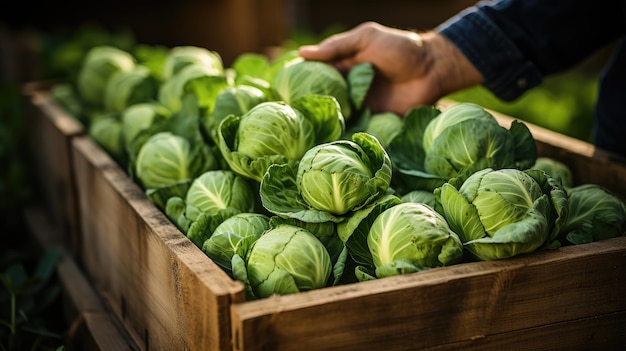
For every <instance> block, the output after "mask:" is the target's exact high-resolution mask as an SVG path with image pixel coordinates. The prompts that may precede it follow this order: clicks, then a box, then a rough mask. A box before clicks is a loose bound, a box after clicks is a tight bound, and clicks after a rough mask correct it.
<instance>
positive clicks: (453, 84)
mask: <svg viewBox="0 0 626 351" xmlns="http://www.w3.org/2000/svg"><path fill="white" fill-rule="evenodd" d="M420 37H421V41H422V45H424V46H425V47H426V48H427V51H428V52H429V54H430V55H432V62H433V66H432V70H431V74H432V76H433V81H434V84H435V85H436V86H437V87H438V90H439V95H440V96H441V97H443V96H446V95H448V94H451V93H454V92H457V91H459V90H463V89H466V88H471V87H473V86H477V85H480V84H482V83H483V77H482V75H481V73H480V72H479V71H478V70H477V69H476V67H474V65H472V63H471V62H470V61H469V60H468V59H467V57H465V55H464V54H463V52H461V50H459V49H458V48H457V47H456V46H455V45H454V43H452V42H451V41H450V40H449V39H448V38H446V37H445V36H444V35H442V34H440V33H437V32H434V31H430V32H426V33H423V34H420Z"/></svg>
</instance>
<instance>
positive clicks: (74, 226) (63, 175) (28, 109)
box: [22, 83, 85, 252]
mask: <svg viewBox="0 0 626 351" xmlns="http://www.w3.org/2000/svg"><path fill="white" fill-rule="evenodd" d="M46 87H47V85H45V84H42V83H30V84H25V85H24V86H23V95H22V99H23V106H24V118H25V125H26V126H28V133H27V135H26V136H27V147H28V155H29V159H28V160H29V167H31V168H32V172H31V174H32V175H33V176H34V180H35V191H34V194H35V196H36V198H38V199H40V200H41V201H42V203H43V204H44V205H45V206H46V210H47V211H48V212H49V213H50V214H51V216H50V218H51V221H52V224H53V225H55V226H57V227H58V228H59V230H58V231H56V232H55V233H56V234H57V235H59V237H58V238H57V240H58V241H60V242H63V243H64V245H66V246H67V247H68V248H70V250H71V251H72V252H75V251H76V250H78V247H79V245H80V243H79V242H80V233H79V231H80V229H79V225H78V209H77V205H76V194H75V189H74V178H73V176H74V175H73V172H72V162H71V159H70V157H71V152H70V140H71V139H72V138H73V137H74V136H77V135H83V134H84V133H85V130H84V128H83V126H82V125H81V124H80V123H79V122H78V121H77V120H76V119H75V118H73V117H72V116H70V115H69V114H67V112H65V111H64V110H63V109H61V108H60V107H59V106H58V105H57V104H56V103H54V101H53V100H52V98H51V96H50V94H49V93H48V92H47V90H45V89H46Z"/></svg>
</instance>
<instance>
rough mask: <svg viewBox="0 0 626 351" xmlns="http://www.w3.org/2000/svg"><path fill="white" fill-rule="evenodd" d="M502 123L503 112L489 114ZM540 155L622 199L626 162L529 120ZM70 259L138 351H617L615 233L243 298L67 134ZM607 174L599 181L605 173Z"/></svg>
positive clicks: (620, 313)
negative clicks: (73, 217) (77, 235)
mask: <svg viewBox="0 0 626 351" xmlns="http://www.w3.org/2000/svg"><path fill="white" fill-rule="evenodd" d="M496 117H497V118H498V119H499V120H500V121H501V123H502V124H503V125H507V126H508V125H509V124H510V118H508V117H506V116H501V115H496ZM529 127H530V128H531V131H532V132H533V134H534V135H535V137H536V140H537V145H538V149H539V152H540V154H541V155H545V156H556V157H557V158H560V159H562V160H563V161H565V162H566V163H568V164H569V165H570V166H571V167H572V170H573V172H574V177H575V179H576V180H577V181H578V182H579V183H580V182H591V183H597V184H601V185H605V186H607V187H608V188H609V189H611V190H614V191H617V192H619V193H620V194H622V195H624V194H626V189H625V188H624V187H625V184H626V166H625V165H624V164H621V163H618V162H616V161H615V160H612V159H611V158H610V157H609V156H610V155H608V154H604V153H601V152H599V150H595V149H594V148H593V146H591V145H589V144H587V143H584V142H580V141H575V140H570V139H569V138H566V137H564V136H562V135H560V134H557V133H553V132H550V131H547V130H544V129H542V128H539V127H535V126H532V125H529ZM71 161H72V170H73V172H74V176H73V179H74V181H75V184H74V186H75V194H76V196H77V205H78V213H79V214H80V215H79V216H78V217H79V220H80V228H81V232H82V233H83V238H82V240H81V246H80V250H79V258H80V263H81V264H82V265H83V267H84V268H85V270H86V273H87V276H88V277H89V279H91V281H92V282H93V284H94V286H95V287H96V289H97V290H98V292H99V294H100V295H101V296H103V297H104V300H105V302H106V303H107V304H108V305H109V307H110V308H111V310H112V311H113V313H114V314H115V315H116V316H117V317H118V318H119V319H120V320H121V322H122V323H123V325H124V327H125V328H126V329H127V331H128V333H129V334H130V335H131V336H132V338H133V341H134V343H136V344H137V345H139V347H140V348H141V349H145V350H153V349H159V350H160V349H172V350H173V349H187V350H277V351H280V350H378V349H383V348H384V349H385V350H388V351H392V350H414V349H425V350H456V349H460V348H463V349H469V350H479V349H481V350H482V349H486V348H488V349H515V350H556V349H568V350H569V349H572V350H583V349H585V350H586V349H621V348H623V347H624V346H625V345H626V335H625V334H624V332H623V331H624V328H625V327H626V237H622V238H616V239H611V240H606V241H602V242H597V243H591V244H586V245H580V246H571V247H564V248H561V249H558V250H554V251H545V252H535V253H532V254H528V255H524V256H519V257H515V258H511V259H506V260H500V261H487V262H474V263H467V264H459V265H455V266H450V267H444V268H436V269H432V270H429V271H425V272H421V273H417V274H411V275H404V276H396V277H390V278H385V279H380V280H375V281H370V282H363V283H356V284H350V285H344V286H337V287H332V288H324V289H319V290H314V291H310V292H306V293H300V294H294V295H287V296H276V297H271V298H267V299H262V300H258V301H245V294H244V290H243V285H242V284H241V283H239V282H237V281H234V280H232V279H231V278H229V277H228V276H227V275H226V274H225V273H224V272H223V271H221V269H220V268H219V267H218V266H217V265H215V264H214V263H213V262H212V261H211V260H210V259H208V258H207V257H206V256H205V255H204V254H203V253H202V252H201V251H200V250H199V249H198V248H197V247H196V246H195V245H194V244H193V243H191V241H189V240H188V239H187V238H186V237H185V236H184V235H183V234H182V233H181V232H180V231H179V230H178V229H177V228H176V227H175V226H174V225H173V224H172V223H171V222H170V221H169V220H168V219H167V217H166V216H165V215H164V214H163V213H162V212H161V211H160V210H159V209H157V208H156V207H155V206H154V205H153V204H152V203H150V202H149V200H148V199H147V197H146V196H145V195H144V193H143V191H142V190H141V189H140V188H139V186H138V185H137V184H135V183H134V182H133V181H132V180H131V179H130V178H129V177H128V176H127V174H126V173H125V171H124V170H123V169H121V168H120V167H119V166H118V165H117V164H116V163H115V162H114V161H113V159H112V158H110V157H109V156H108V155H107V154H106V153H105V152H104V150H102V149H101V148H100V147H99V146H98V145H97V144H96V143H95V142H94V141H93V140H91V139H90V138H89V137H88V136H85V135H80V136H75V137H73V138H72V139H71ZM607 172H608V173H609V174H607Z"/></svg>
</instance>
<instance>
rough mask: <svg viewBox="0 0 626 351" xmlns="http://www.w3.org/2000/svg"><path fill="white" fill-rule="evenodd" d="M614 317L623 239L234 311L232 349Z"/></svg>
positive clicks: (454, 334) (471, 333) (442, 340)
mask: <svg viewBox="0 0 626 351" xmlns="http://www.w3.org/2000/svg"><path fill="white" fill-rule="evenodd" d="M614 311H626V237H622V238H616V239H611V240H606V241H603V242H597V243H591V244H587V245H580V246H571V247H563V248H561V249H558V250H554V251H544V252H535V253H532V254H529V255H525V256H521V257H515V258H512V259H506V260H499V261H486V262H475V263H466V264H459V265H455V266H450V267H445V268H436V269H432V270H429V271H425V272H421V273H417V274H410V275H403V276H396V277H390V278H385V279H380V280H375V281H369V282H362V283H356V284H350V285H345V286H337V287H333V288H325V289H320V290H315V291H310V292H306V293H299V294H295V295H286V296H280V297H272V298H269V299H264V300H258V301H251V302H246V303H241V304H234V305H233V307H232V312H233V317H232V318H233V319H232V323H233V327H232V328H233V333H234V337H235V344H234V347H235V350H276V351H279V350H303V349H315V350H336V349H341V350H378V349H385V350H388V351H392V350H408V349H416V348H427V347H435V346H437V345H442V344H448V343H455V342H462V341H469V340H473V339H476V338H483V337H485V336H490V335H495V334H499V333H506V332H512V331H516V330H523V329H529V328H533V327H538V326H542V325H549V324H555V323H561V322H569V321H576V320H579V319H582V318H591V317H593V316H600V315H604V314H609V313H612V312H614ZM608 337H609V339H611V340H616V339H619V340H623V339H622V338H623V336H622V335H610V336H608ZM563 342H566V341H563Z"/></svg>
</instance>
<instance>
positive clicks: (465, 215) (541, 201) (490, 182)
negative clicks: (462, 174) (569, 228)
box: [435, 168, 567, 260]
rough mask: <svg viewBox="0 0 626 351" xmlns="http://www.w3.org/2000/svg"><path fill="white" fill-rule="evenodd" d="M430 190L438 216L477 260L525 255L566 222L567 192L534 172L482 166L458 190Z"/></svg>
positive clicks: (448, 187)
mask: <svg viewBox="0 0 626 351" xmlns="http://www.w3.org/2000/svg"><path fill="white" fill-rule="evenodd" d="M453 182H454V180H453V181H452V182H448V183H446V184H444V185H443V186H441V187H440V188H437V189H435V196H436V197H437V198H438V199H439V202H440V203H441V207H442V211H443V215H444V217H445V218H446V220H447V221H448V223H449V225H450V227H451V228H452V230H453V231H454V232H456V233H457V234H458V235H459V237H460V238H461V241H462V242H463V244H464V246H465V248H466V249H467V250H469V252H470V253H471V254H472V255H473V256H474V257H475V258H477V259H479V260H490V259H501V258H508V257H512V256H515V255H519V254H524V253H529V252H532V251H535V250H536V249H538V248H540V247H542V246H543V245H545V244H547V243H549V242H550V241H551V240H552V239H554V238H555V237H556V234H558V232H559V230H560V228H561V226H562V224H563V222H564V221H565V220H566V219H567V194H566V193H565V190H564V189H563V188H562V186H561V184H560V182H558V181H557V180H555V179H554V178H551V177H549V176H548V175H547V174H546V173H545V172H543V171H540V170H527V171H521V170H518V169H514V168H509V169H500V170H493V169H491V168H487V169H484V170H481V171H478V172H476V173H474V174H472V175H471V176H470V177H469V178H467V180H465V181H464V182H463V184H462V185H461V186H460V187H458V188H457V187H456V186H455V185H453Z"/></svg>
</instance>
